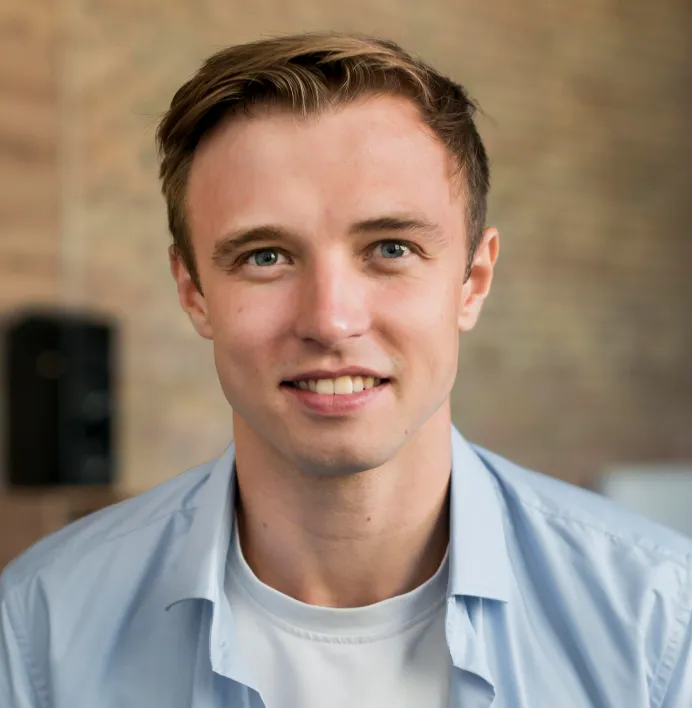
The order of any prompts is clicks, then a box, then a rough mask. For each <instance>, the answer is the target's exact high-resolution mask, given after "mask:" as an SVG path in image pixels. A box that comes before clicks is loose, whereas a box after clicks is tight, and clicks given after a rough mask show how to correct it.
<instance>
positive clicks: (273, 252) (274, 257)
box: [247, 248, 282, 267]
mask: <svg viewBox="0 0 692 708" xmlns="http://www.w3.org/2000/svg"><path fill="white" fill-rule="evenodd" d="M281 257H282V256H281V253H280V252H279V251H278V250H277V249H275V248H265V249H263V250H261V251H254V252H253V253H251V254H250V255H249V256H248V258H247V262H248V263H250V264H251V265H255V266H260V267H266V266H273V265H276V264H277V263H278V262H279V259H280V258H281Z"/></svg>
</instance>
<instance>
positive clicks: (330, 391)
mask: <svg viewBox="0 0 692 708" xmlns="http://www.w3.org/2000/svg"><path fill="white" fill-rule="evenodd" d="M387 383H389V379H386V378H375V377H374V376H339V377H337V378H334V379H300V380H298V381H284V382H283V383H282V384H281V385H282V386H288V387H290V388H298V389H301V390H302V391H312V392H313V393H317V394H320V395H323V396H343V395H347V394H350V393H360V392H361V391H368V390H369V389H371V388H376V387H377V386H383V385H384V384H387Z"/></svg>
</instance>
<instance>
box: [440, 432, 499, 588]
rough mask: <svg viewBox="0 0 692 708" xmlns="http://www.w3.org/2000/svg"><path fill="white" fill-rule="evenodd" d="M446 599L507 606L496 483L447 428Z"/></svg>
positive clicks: (478, 460) (471, 449) (460, 440)
mask: <svg viewBox="0 0 692 708" xmlns="http://www.w3.org/2000/svg"><path fill="white" fill-rule="evenodd" d="M450 509H451V512H450V559H449V560H450V565H449V592H448V594H449V595H468V596H472V597H482V598H488V599H492V600H500V601H502V602H508V601H509V596H510V563H509V556H508V553H507V546H506V544H505V534H504V525H503V517H502V509H501V504H500V496H499V490H498V489H497V487H496V482H495V478H494V477H493V475H492V474H491V472H490V470H489V469H488V468H487V467H486V466H485V463H484V462H483V461H482V460H481V458H480V457H479V456H478V453H477V452H476V451H475V450H474V449H473V447H471V445H469V443H467V442H466V440H464V438H463V437H462V435H461V433H460V432H459V431H458V430H457V429H456V428H455V427H454V426H452V483H451V500H450Z"/></svg>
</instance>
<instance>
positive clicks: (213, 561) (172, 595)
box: [165, 443, 235, 609]
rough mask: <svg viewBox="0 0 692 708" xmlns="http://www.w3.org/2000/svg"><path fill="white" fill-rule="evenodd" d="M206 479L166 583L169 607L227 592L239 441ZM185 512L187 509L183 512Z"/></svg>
mask: <svg viewBox="0 0 692 708" xmlns="http://www.w3.org/2000/svg"><path fill="white" fill-rule="evenodd" d="M210 465H211V470H210V471H209V473H208V475H207V477H206V478H205V479H204V481H203V482H202V484H203V487H202V489H201V490H200V492H199V497H198V500H197V503H196V504H195V505H194V506H193V507H192V508H191V509H190V510H189V512H188V513H191V515H192V521H191V523H190V527H189V529H188V530H187V534H186V535H185V537H184V540H183V545H182V548H181V551H180V554H179V555H178V556H177V558H176V559H175V561H174V564H173V566H172V567H171V571H170V574H169V576H168V577H167V579H166V580H167V584H166V590H165V592H166V604H165V607H166V609H170V607H171V606H172V605H174V604H176V603H178V602H181V601H183V600H192V599H200V600H209V601H210V602H213V603H215V604H216V603H218V601H219V599H220V598H221V597H223V595H224V582H225V571H226V558H227V555H228V549H229V545H230V541H231V529H232V522H233V514H232V513H229V510H231V511H232V510H234V509H235V445H234V444H233V443H231V444H230V445H229V446H228V448H227V449H226V451H225V452H224V453H223V455H222V456H221V457H219V458H218V460H216V462H212V463H210ZM183 513H184V512H183Z"/></svg>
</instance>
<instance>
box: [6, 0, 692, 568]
mask: <svg viewBox="0 0 692 708" xmlns="http://www.w3.org/2000/svg"><path fill="white" fill-rule="evenodd" d="M325 28H331V29H340V30H357V31H361V32H368V33H372V34H378V35H383V36H386V37H389V38H392V39H394V40H396V41H398V42H400V43H401V44H402V45H403V46H404V47H406V48H407V49H409V50H411V51H413V52H414V53H417V54H420V55H421V56H422V57H423V58H425V59H426V60H427V61H429V62H430V63H432V64H433V65H435V66H436V67H438V68H439V69H441V70H443V71H444V72H445V73H447V74H449V75H451V76H452V77H453V78H455V79H456V80H458V81H460V82H461V83H463V84H464V85H465V86H466V87H467V88H468V89H469V91H470V93H471V94H472V95H473V96H474V97H475V98H476V99H477V100H478V101H479V102H480V104H481V106H482V107H483V109H484V112H485V116H483V117H481V119H480V129H481V132H482V135H483V137H484V139H485V141H486V145H487V147H488V149H489V152H490V156H491V160H492V174H493V186H492V188H491V200H490V221H491V223H492V224H494V225H497V226H498V227H499V229H500V233H501V236H502V253H501V258H500V262H499V267H498V270H497V274H496V279H495V281H494V286H493V293H492V296H491V298H490V299H489V301H488V302H487V305H486V309H485V311H484V314H483V317H482V318H481V322H480V325H479V326H478V328H477V329H476V331H474V332H473V333H471V334H470V335H466V336H465V337H464V338H463V339H462V346H461V357H460V365H459V377H458V381H457V385H456V388H455V392H454V397H453V413H454V419H455V422H456V423H457V425H458V426H459V427H460V429H461V430H462V432H463V433H464V434H465V436H466V437H467V438H468V439H470V440H472V441H474V442H477V443H480V444H482V445H484V446H486V447H489V448H491V449H493V450H494V451H496V452H499V453H500V454H502V455H504V456H506V457H509V458H511V459H513V460H515V461H517V462H519V463H520V464H522V465H525V466H529V467H531V468H534V469H537V470H539V471H542V472H545V473H547V474H550V475H553V476H556V477H560V478H563V479H565V480H568V481H571V482H573V483H576V484H580V485H583V486H588V487H595V488H598V489H600V490H601V491H604V492H605V493H609V494H611V495H613V496H617V497H619V498H622V499H623V500H624V501H625V502H626V503H629V504H632V505H634V506H637V504H639V505H641V504H644V505H646V503H648V502H649V501H651V500H652V498H653V495H656V494H662V495H665V500H664V501H662V502H661V503H660V504H659V506H658V507H657V508H656V509H654V510H653V511H652V514H653V515H654V516H656V515H658V516H659V520H661V521H664V523H670V524H671V525H674V526H677V527H678V528H680V530H683V531H689V533H691V534H692V484H690V483H689V479H690V477H689V475H690V474H692V435H691V434H690V431H691V430H692V277H691V276H690V273H691V271H692V239H691V238H690V228H691V226H692V198H690V185H691V183H692V130H691V129H690V127H691V125H692V123H691V121H690V117H691V112H692V110H691V109H692V41H690V37H691V36H692V4H691V3H690V2H689V0H661V2H657V3H651V2H644V0H633V1H631V2H622V1H621V0H582V1H581V2H579V3H568V4H565V3H556V2H546V1H545V0H527V1H526V2H522V3H516V2H513V1H512V0H494V1H493V2H488V1H487V0H426V2H425V3H423V2H419V1H418V0H376V1H373V0H368V1H367V2H365V1H364V0H350V1H349V2H348V3H346V2H337V1H336V0H253V2H238V1H237V0H194V2H193V0H60V1H59V0H3V2H2V5H1V7H0V185H1V187H2V188H1V189H0V316H2V317H4V320H5V321H6V323H8V324H6V326H5V330H6V331H11V328H12V326H13V325H12V324H11V323H12V322H13V321H16V319H17V316H18V314H17V313H21V312H24V311H26V310H27V308H31V309H34V310H36V308H39V310H40V309H45V308H46V307H47V306H48V307H50V308H52V309H56V308H58V309H59V310H62V311H66V312H68V313H73V317H77V318H79V317H81V316H82V315H86V316H87V317H88V318H89V320H90V321H93V322H96V323H97V324H95V325H94V327H95V328H97V329H98V327H108V328H110V329H109V330H108V331H109V332H110V335H109V336H108V337H107V338H106V339H105V340H104V339H103V338H102V339H101V340H99V341H100V342H101V344H99V345H96V350H95V351H97V350H98V351H102V353H103V357H104V359H103V361H104V362H107V366H108V367H109V368H108V371H107V372H106V373H105V374H104V372H101V374H98V375H96V379H98V380H99V381H101V383H100V384H95V383H93V381H96V379H94V380H93V381H92V384H93V386H94V387H95V389H99V387H100V388H103V387H104V386H107V387H108V391H107V394H108V402H107V403H108V405H107V406H106V409H107V410H108V415H109V416H110V418H109V421H110V422H108V425H107V426H106V427H107V428H108V430H109V432H108V433H107V435H106V437H107V438H108V440H107V441H106V443H104V445H105V447H103V449H102V452H103V454H105V455H108V456H110V457H109V461H108V462H107V464H106V465H105V467H104V466H102V467H99V464H100V463H98V460H97V463H94V459H95V458H94V457H93V455H92V458H90V459H91V462H89V465H91V467H89V465H87V467H88V469H89V470H91V473H93V474H92V477H91V479H87V477H88V475H86V477H83V478H82V479H80V478H79V475H77V474H76V473H75V472H74V469H73V470H72V472H73V474H72V476H71V477H70V476H69V474H68V476H67V477H63V478H61V479H59V480H56V479H53V480H52V481H50V480H49V482H50V484H48V485H45V484H44V485H43V486H42V487H41V486H40V485H39V486H37V484H34V485H33V487H32V488H31V489H24V488H22V487H17V485H16V484H12V480H11V479H10V478H11V476H12V470H9V469H8V467H9V463H8V460H9V456H8V454H4V455H3V457H2V459H3V462H2V466H1V467H0V480H2V482H1V484H2V487H1V488H0V546H2V544H3V543H4V544H5V546H6V547H7V548H6V550H5V551H4V554H5V557H6V559H7V558H9V557H11V555H13V554H15V553H16V552H18V551H19V550H21V548H22V547H23V546H25V545H27V544H28V543H29V542H31V541H32V540H34V539H35V538H36V537H38V536H40V535H43V534H44V533H46V532H48V531H50V530H53V529H54V528H57V527H59V526H60V525H62V524H63V523H66V521H69V520H70V519H72V518H76V517H77V516H79V515H81V514H82V513H86V512H87V511H89V510H91V509H93V508H97V507H98V506H101V505H103V504H105V503H110V501H114V500H117V499H118V498H123V497H126V496H130V495H133V494H137V493H139V492H141V491H143V490H145V489H147V488H149V487H151V486H153V485H155V484H157V483H159V482H162V481H163V480H165V479H167V478H170V477H171V476H174V475H175V474H177V473H179V472H180V471H182V470H184V469H186V468H188V467H190V466H193V465H196V464H198V463H200V462H202V461H204V460H207V459H210V458H212V457H215V456H216V455H218V454H219V453H220V452H221V451H222V450H223V448H224V447H225V446H226V445H227V443H228V442H229V440H230V439H231V437H232V430H231V414H230V410H229V408H228V405H227V403H226V401H225V399H224V398H223V396H222V394H221V391H220V389H219V386H218V383H217V379H216V373H215V370H214V366H213V361H212V355H211V349H210V347H209V345H208V343H207V342H204V341H202V340H201V339H199V338H198V337H197V335H195V333H194V332H193V330H192V327H191V325H190V324H189V323H188V321H187V319H186V317H185V316H184V315H183V314H182V313H181V311H180V309H179V307H178V303H177V298H176V292H175V287H174V283H173V281H172V279H171V277H170V275H169V272H168V262H167V254H166V248H167V245H168V243H169V236H168V233H167V230H166V223H165V209H164V203H163V199H162V197H161V196H160V192H159V184H158V180H157V160H156V154H155V150H154V141H153V138H154V130H155V127H156V124H157V121H158V119H159V117H160V115H161V113H162V112H163V111H164V110H165V108H166V107H167V104H168V102H169V101H170V98H171V96H172V94H173V92H174V91H175V89H176V88H177V87H178V86H179V85H180V84H181V83H182V82H183V81H184V80H185V79H186V78H187V77H188V76H189V75H190V74H191V73H192V72H194V70H195V69H196V68H197V66H198V65H199V63H200V62H201V61H202V60H203V59H204V58H205V57H206V56H207V55H208V54H210V53H211V52H213V51H215V50H217V49H219V48H221V47H223V46H225V45H228V44H233V43H237V42H243V41H248V40H252V39H256V38H258V37H261V36H267V35H271V34H276V33H283V32H294V31H295V32H298V31H305V30H313V29H325ZM103 323H106V324H103ZM73 324H74V323H73ZM61 326H62V329H61V330H60V331H62V332H63V335H64V331H66V330H65V326H64V325H61ZM68 329H69V327H68ZM73 329H74V327H73ZM89 331H91V330H83V331H82V334H78V335H77V340H78V341H81V342H84V341H86V340H87V339H88V338H89V336H91V335H89V334H88V332H89ZM94 331H95V330H94ZM84 332H87V334H84ZM73 334H74V333H73ZM42 336H44V337H45V336H48V335H46V333H45V332H44V335H42ZM53 336H55V333H54V335H53ZM70 336H72V335H70ZM80 337H81V339H80ZM85 337H86V339H85ZM63 338H64V337H63ZM68 339H69V337H68ZM97 339H98V337H97ZM5 341H7V338H5ZM70 341H74V336H72V339H71V340H70ZM89 341H91V340H89ZM94 341H95V340H94ZM104 342H105V343H104ZM4 346H5V350H7V344H5V345H4ZM22 346H24V345H22ZM26 346H28V347H29V348H28V349H21V347H20V349H19V352H18V353H17V352H16V351H15V352H14V354H12V356H13V357H15V359H17V357H18V358H19V360H18V363H17V361H15V366H18V367H19V368H20V369H21V367H22V365H23V364H22V362H24V364H26V366H25V368H27V367H28V370H30V371H34V372H36V371H37V370H38V371H39V374H41V372H43V374H42V375H44V376H48V378H51V376H52V378H53V379H56V378H59V376H60V365H59V364H57V365H56V363H55V361H53V360H51V359H50V356H48V359H46V356H44V357H43V359H41V362H42V363H38V364H37V363H36V362H37V361H38V360H37V359H36V356H35V354H36V352H35V351H33V350H31V347H30V345H26ZM34 346H39V345H37V344H36V341H34ZM40 346H43V345H40ZM40 346H39V348H40ZM46 346H47V345H46ZM98 347H101V350H99V349H98ZM48 349H49V350H51V347H48ZM13 351H14V350H13ZM51 351H52V350H51ZM98 351H97V354H96V355H95V356H97V358H98ZM106 351H108V352H110V353H109V354H106ZM32 352H33V353H32ZM9 358H11V357H9V356H7V354H6V355H5V360H8V359H9ZM51 362H52V363H51ZM92 364H93V362H92ZM105 366H106V363H104V367H105ZM32 367H33V368H32ZM51 367H52V368H51ZM56 367H57V368H56ZM96 368H98V363H97V364H96ZM4 371H5V375H4V378H3V380H2V382H1V383H0V386H1V387H2V388H0V393H2V394H3V397H2V401H3V410H2V418H3V421H2V422H3V426H2V428H3V430H4V431H5V435H4V437H3V449H5V451H6V450H7V448H8V444H9V443H8V436H9V434H8V433H7V431H8V430H9V429H10V428H11V421H12V419H13V418H12V415H11V412H10V403H9V401H10V400H12V401H15V403H13V404H12V405H15V406H19V407H20V408H21V407H22V406H23V410H24V414H25V415H28V414H27V413H26V411H27V410H28V411H33V410H35V409H36V406H37V405H38V404H35V403H34V401H33V399H31V397H30V395H29V393H26V392H25V391H24V389H20V387H19V385H18V383H17V382H18V381H19V380H20V378H21V377H19V378H18V376H19V375H18V374H17V373H16V372H17V370H16V369H8V367H7V366H5V369H4ZM51 371H52V374H51ZM46 372H48V373H46ZM23 375H26V376H29V375H30V373H29V374H27V373H26V372H24V374H23ZM13 376H14V381H15V385H14V392H13V393H12V392H10V389H11V388H12V386H11V384H12V377H13ZM99 376H101V377H102V380H101V379H99V378H98V377H99ZM104 376H105V378H104ZM22 380H23V379H22ZM104 382H105V383H104ZM83 383H84V382H82V384H79V385H81V386H82V388H84V386H83ZM87 383H88V382H87ZM78 388H79V386H78ZM87 388H88V386H87ZM27 391H28V389H27ZM91 393H94V391H92V392H91ZM96 393H97V394H99V395H101V394H103V391H100V392H99V391H98V390H96ZM17 401H18V402H17ZM89 401H90V403H89V406H90V409H89V410H91V413H92V414H94V415H95V416H96V418H98V415H99V414H98V411H99V410H101V411H102V412H103V410H106V409H104V402H103V400H101V399H98V396H96V398H95V397H94V396H91V398H90V399H89ZM99 406H101V408H99ZM95 411H96V412H95ZM15 420H21V416H19V415H18V417H17V418H16V419H15ZM44 422H45V421H44ZM27 425H28V424H27ZM46 425H48V424H46ZM109 426H110V427H109ZM16 427H17V426H16V425H15V428H16ZM49 427H50V426H49ZM56 429H57V428H56ZM94 429H96V428H94ZM104 429H105V428H104ZM23 430H24V432H25V433H26V431H27V430H28V428H27V427H26V426H25V427H24V428H23ZM32 430H34V428H32ZM37 430H38V429H37ZM44 432H45V428H44ZM42 434H43V433H39V432H37V433H35V434H34V433H33V432H32V433H31V435H28V434H27V435H25V437H29V438H30V441H29V443H27V442H26V440H25V443H24V444H25V445H26V444H30V445H31V446H33V447H34V448H35V450H38V451H39V452H40V451H43V452H44V457H45V452H46V450H49V449H50V444H49V443H48V442H46V441H45V440H43V438H42V437H41V435H42ZM46 434H48V433H46ZM51 434H52V435H53V436H54V437H55V431H53V433H51ZM99 434H100V433H99ZM108 436H110V437H108ZM104 440H105V438H104ZM92 442H93V441H92ZM102 442H103V441H102ZM104 451H105V452H104ZM37 454H38V453H37ZM99 454H100V453H99ZM25 459H28V457H26V456H25ZM92 463H94V464H92ZM34 471H36V470H34ZM94 471H95V472H94ZM63 472H64V471H63ZM27 474H28V473H27ZM99 475H100V476H99ZM612 480H614V481H612ZM623 480H624V481H623ZM56 481H57V483H58V486H62V489H55V488H54V485H55V483H56ZM34 482H37V480H34ZM44 482H45V480H44ZM84 482H88V483H89V484H88V485H87V484H83V483H84ZM85 486H89V487H91V489H90V490H89V491H88V492H85V490H84V487H85ZM661 490H663V491H661ZM673 507H675V508H673ZM642 510H643V511H644V512H645V513H646V512H647V509H646V508H643V509H642ZM649 511H651V510H649ZM667 515H668V517H669V518H665V517H666V516H667ZM688 522H689V524H690V527H689V528H683V526H685V525H686V524H687V523H688ZM2 553H3V551H2V550H1V549H0V566H1V565H2V563H3V555H2Z"/></svg>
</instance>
